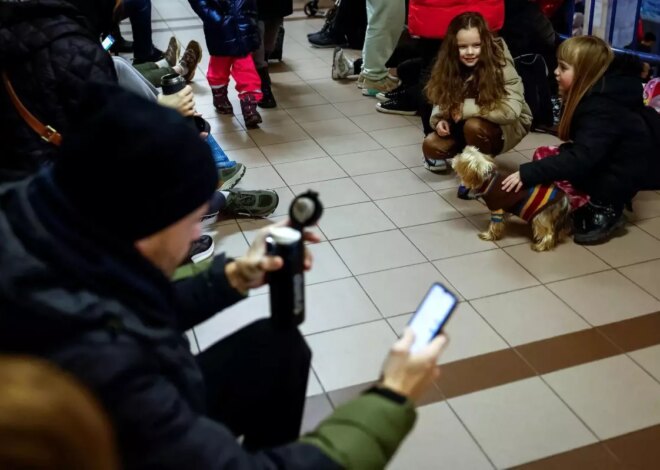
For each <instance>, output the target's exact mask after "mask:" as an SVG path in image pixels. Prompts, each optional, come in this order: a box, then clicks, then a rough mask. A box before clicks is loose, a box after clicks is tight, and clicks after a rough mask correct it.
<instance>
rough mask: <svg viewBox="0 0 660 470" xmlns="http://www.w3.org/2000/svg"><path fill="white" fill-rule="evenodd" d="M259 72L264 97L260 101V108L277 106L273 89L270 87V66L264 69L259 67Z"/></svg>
mask: <svg viewBox="0 0 660 470" xmlns="http://www.w3.org/2000/svg"><path fill="white" fill-rule="evenodd" d="M257 72H259V77H261V93H262V98H261V101H259V103H258V104H259V107H260V108H275V107H276V106H277V102H276V101H275V97H274V96H273V90H272V89H271V87H270V75H269V74H268V67H264V68H262V69H257Z"/></svg>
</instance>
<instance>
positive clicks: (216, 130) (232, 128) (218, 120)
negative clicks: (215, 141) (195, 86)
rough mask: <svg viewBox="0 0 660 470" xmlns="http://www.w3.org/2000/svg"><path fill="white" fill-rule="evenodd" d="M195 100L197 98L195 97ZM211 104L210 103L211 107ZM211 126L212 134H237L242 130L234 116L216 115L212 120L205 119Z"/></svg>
mask: <svg viewBox="0 0 660 470" xmlns="http://www.w3.org/2000/svg"><path fill="white" fill-rule="evenodd" d="M195 98H197V97H195ZM212 105H213V103H211V106H212ZM206 120H207V121H208V123H209V125H210V126H211V132H212V133H213V134H227V133H228V132H239V131H242V130H244V129H243V126H242V125H241V123H240V122H239V121H238V118H236V117H235V116H223V115H221V114H216V115H215V116H214V117H212V118H208V119H206Z"/></svg>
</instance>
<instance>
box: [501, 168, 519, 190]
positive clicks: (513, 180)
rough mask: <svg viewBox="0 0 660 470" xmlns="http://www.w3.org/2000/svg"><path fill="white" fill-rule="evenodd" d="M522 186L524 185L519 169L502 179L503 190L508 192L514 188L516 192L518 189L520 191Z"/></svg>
mask: <svg viewBox="0 0 660 470" xmlns="http://www.w3.org/2000/svg"><path fill="white" fill-rule="evenodd" d="M522 187H523V183H522V181H521V180H520V172H519V171H516V172H515V173H512V174H510V175H509V176H507V177H506V178H504V181H502V190H503V191H505V192H507V193H510V192H511V190H513V192H514V193H517V192H518V191H520V189H521V188H522Z"/></svg>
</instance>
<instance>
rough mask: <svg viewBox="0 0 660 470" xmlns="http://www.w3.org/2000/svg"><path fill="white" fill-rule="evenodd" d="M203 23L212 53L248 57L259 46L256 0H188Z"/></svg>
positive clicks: (223, 55) (207, 43) (207, 45)
mask: <svg viewBox="0 0 660 470" xmlns="http://www.w3.org/2000/svg"><path fill="white" fill-rule="evenodd" d="M188 3H190V6H191V7H192V9H193V10H195V13H197V16H199V17H200V18H201V20H202V22H203V23H204V37H205V39H206V47H207V48H208V50H209V54H211V55H215V56H222V57H245V56H246V55H248V54H249V53H250V52H252V51H255V50H257V49H258V48H259V44H260V43H261V38H260V36H259V27H258V26H257V4H256V1H255V0H188Z"/></svg>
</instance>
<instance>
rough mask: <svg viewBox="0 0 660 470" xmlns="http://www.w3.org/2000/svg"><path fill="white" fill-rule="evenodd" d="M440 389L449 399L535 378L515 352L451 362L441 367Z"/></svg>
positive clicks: (501, 352)
mask: <svg viewBox="0 0 660 470" xmlns="http://www.w3.org/2000/svg"><path fill="white" fill-rule="evenodd" d="M440 373H441V375H440V378H439V379H438V380H437V383H438V386H439V387H440V390H441V391H442V393H443V395H444V396H445V397H446V398H453V397H457V396H460V395H465V394H467V393H472V392H478V391H479V390H484V389H487V388H491V387H497V386H498V385H504V384H506V383H509V382H515V381H516V380H522V379H526V378H529V377H533V376H535V375H536V374H535V372H534V371H533V370H532V369H531V368H530V367H529V366H528V365H527V364H526V363H525V361H523V360H522V359H521V358H520V356H518V354H516V353H515V351H513V350H512V349H505V350H502V351H495V352H492V353H488V354H482V355H480V356H475V357H471V358H468V359H463V360H461V361H455V362H450V363H448V364H445V365H443V366H441V368H440Z"/></svg>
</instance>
